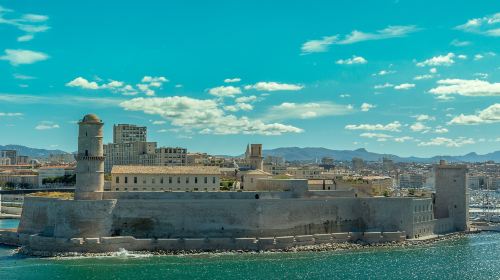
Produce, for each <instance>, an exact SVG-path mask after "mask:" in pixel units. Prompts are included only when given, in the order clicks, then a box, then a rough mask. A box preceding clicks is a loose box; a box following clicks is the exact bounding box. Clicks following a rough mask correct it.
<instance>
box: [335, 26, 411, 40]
mask: <svg viewBox="0 0 500 280" xmlns="http://www.w3.org/2000/svg"><path fill="white" fill-rule="evenodd" d="M418 30H419V29H418V28H417V27H416V26H414V25H406V26H402V25H395V26H388V27H386V28H384V29H381V30H377V31H376V32H375V33H365V32H361V31H357V30H354V31H352V32H351V34H349V35H347V36H345V38H344V39H343V40H341V41H339V42H338V43H339V44H353V43H357V42H362V41H369V40H382V39H389V38H396V37H404V36H406V35H407V34H409V33H412V32H416V31H418Z"/></svg>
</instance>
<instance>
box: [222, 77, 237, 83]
mask: <svg viewBox="0 0 500 280" xmlns="http://www.w3.org/2000/svg"><path fill="white" fill-rule="evenodd" d="M240 81H241V79H240V78H229V79H224V83H237V82H240Z"/></svg>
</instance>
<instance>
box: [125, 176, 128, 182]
mask: <svg viewBox="0 0 500 280" xmlns="http://www.w3.org/2000/svg"><path fill="white" fill-rule="evenodd" d="M127 183H128V177H127V176H125V184H127Z"/></svg>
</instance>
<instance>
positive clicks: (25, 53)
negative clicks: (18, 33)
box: [0, 49, 49, 66]
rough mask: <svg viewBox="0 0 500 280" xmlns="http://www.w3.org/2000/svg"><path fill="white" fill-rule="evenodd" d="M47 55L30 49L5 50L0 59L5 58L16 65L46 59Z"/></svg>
mask: <svg viewBox="0 0 500 280" xmlns="http://www.w3.org/2000/svg"><path fill="white" fill-rule="evenodd" d="M48 58H49V56H48V55H47V54H45V53H42V52H35V51H30V50H20V49H17V50H11V49H7V50H5V55H3V56H0V60H7V61H8V62H9V63H10V64H12V65H14V66H17V65H21V64H33V63H35V62H38V61H43V60H46V59H48Z"/></svg>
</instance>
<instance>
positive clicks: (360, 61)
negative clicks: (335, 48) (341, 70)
mask: <svg viewBox="0 0 500 280" xmlns="http://www.w3.org/2000/svg"><path fill="white" fill-rule="evenodd" d="M335 63H337V64H348V65H351V64H366V63H368V61H367V60H366V59H364V58H363V57H361V56H355V55H353V56H352V58H347V59H339V60H337V61H336V62H335Z"/></svg>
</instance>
